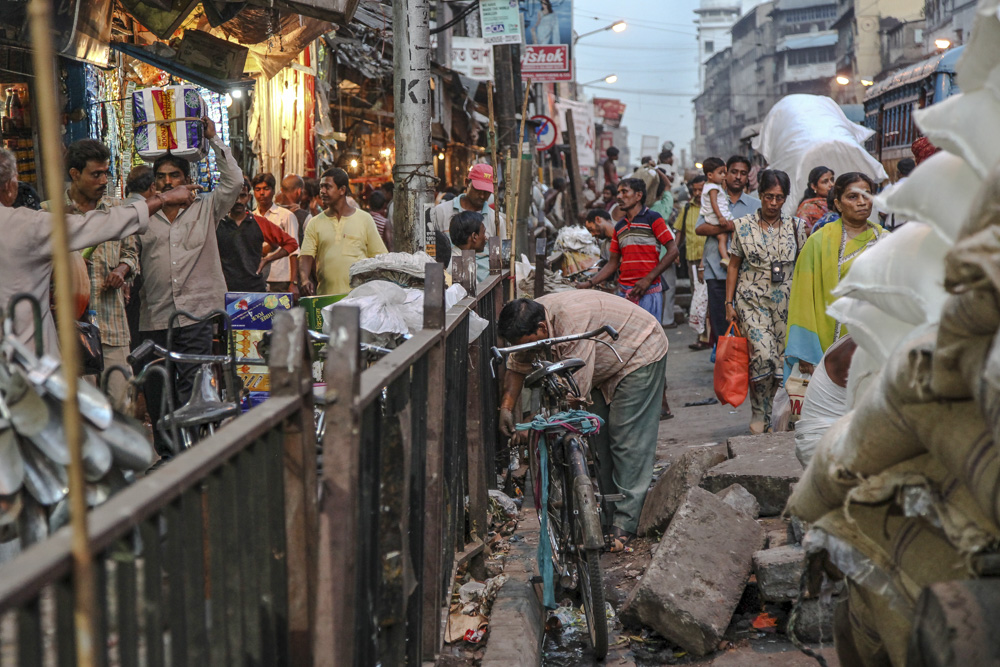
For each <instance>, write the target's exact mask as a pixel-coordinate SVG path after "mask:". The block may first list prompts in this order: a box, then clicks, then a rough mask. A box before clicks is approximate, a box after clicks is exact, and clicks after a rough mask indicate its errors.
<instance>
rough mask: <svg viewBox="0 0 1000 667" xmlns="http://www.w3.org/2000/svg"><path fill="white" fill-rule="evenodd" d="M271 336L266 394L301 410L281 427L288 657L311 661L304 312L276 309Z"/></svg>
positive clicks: (312, 486) (310, 470)
mask: <svg viewBox="0 0 1000 667" xmlns="http://www.w3.org/2000/svg"><path fill="white" fill-rule="evenodd" d="M273 327H274V328H273V333H272V337H271V365H270V372H271V393H272V394H273V395H275V396H287V395H299V396H301V397H302V399H303V403H302V409H301V411H300V412H298V413H296V414H295V415H294V416H293V417H291V418H289V419H288V420H287V421H286V422H285V425H284V434H285V435H284V488H285V498H284V504H285V541H286V546H287V556H286V559H287V573H288V633H289V659H290V662H291V664H293V665H309V664H311V662H312V648H313V647H312V642H313V637H312V632H313V629H314V623H315V619H316V616H315V614H316V587H315V585H314V584H315V582H316V575H317V571H316V557H317V556H316V549H317V542H316V538H317V528H318V519H317V515H316V511H317V509H316V431H315V422H314V416H313V396H312V375H311V373H310V367H309V350H310V346H309V343H308V341H307V340H306V328H307V327H306V321H305V313H304V311H302V310H300V309H295V310H291V311H279V312H278V313H277V314H276V315H275V318H274V324H273Z"/></svg>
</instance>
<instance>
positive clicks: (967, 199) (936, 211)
mask: <svg viewBox="0 0 1000 667" xmlns="http://www.w3.org/2000/svg"><path fill="white" fill-rule="evenodd" d="M982 183H983V180H982V179H981V178H980V177H979V174H977V173H976V171H975V170H974V169H973V168H972V167H970V166H969V163H968V162H966V161H965V160H963V159H962V158H960V157H958V156H957V155H952V154H951V153H949V152H947V151H940V152H938V153H935V154H934V155H932V156H931V157H929V158H928V159H927V160H926V161H925V162H923V163H921V164H920V166H918V167H917V168H916V169H914V170H913V172H912V173H911V174H910V176H909V177H908V178H906V179H903V180H902V181H900V182H899V183H896V184H895V185H893V186H891V187H889V188H887V189H886V190H884V191H883V192H882V193H881V194H880V195H878V196H877V197H875V204H876V206H878V207H879V208H880V209H883V210H886V211H892V212H893V213H896V214H898V215H901V216H903V217H904V218H905V219H909V220H920V221H922V222H926V223H927V224H929V225H931V226H932V227H933V228H934V229H935V230H936V231H937V232H938V233H939V234H940V235H941V236H942V238H944V239H946V240H947V241H948V243H950V244H954V243H955V242H956V241H958V238H959V235H960V233H961V231H962V225H963V224H964V222H965V220H966V219H967V218H968V217H969V211H970V210H971V208H972V204H973V202H975V201H976V195H977V193H978V192H979V189H980V187H981V186H982ZM907 227H909V225H906V226H905V227H903V229H906V228H907ZM899 231H902V229H900V230H899ZM851 271H852V272H853V271H854V269H853V268H852V269H851Z"/></svg>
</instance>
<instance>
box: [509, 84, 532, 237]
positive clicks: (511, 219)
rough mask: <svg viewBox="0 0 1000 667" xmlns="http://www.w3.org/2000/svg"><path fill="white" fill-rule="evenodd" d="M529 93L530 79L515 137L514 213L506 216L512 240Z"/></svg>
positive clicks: (516, 211)
mask: <svg viewBox="0 0 1000 667" xmlns="http://www.w3.org/2000/svg"><path fill="white" fill-rule="evenodd" d="M530 91H531V79H528V80H527V81H526V82H525V86H524V99H523V100H522V101H521V131H520V134H518V135H517V157H516V158H515V161H514V181H513V182H512V183H511V185H513V186H514V199H513V202H514V207H513V208H514V213H513V215H510V214H509V213H508V215H507V230H508V235H509V236H510V237H511V238H512V239H513V238H514V237H515V236H516V235H517V225H518V211H520V210H521V209H520V206H519V205H520V202H519V201H518V200H519V199H520V198H521V162H523V158H524V154H523V151H524V122H525V120H526V119H525V116H527V115H528V93H529V92H530ZM513 243H514V242H513V241H511V244H512V245H513ZM529 247H530V244H529Z"/></svg>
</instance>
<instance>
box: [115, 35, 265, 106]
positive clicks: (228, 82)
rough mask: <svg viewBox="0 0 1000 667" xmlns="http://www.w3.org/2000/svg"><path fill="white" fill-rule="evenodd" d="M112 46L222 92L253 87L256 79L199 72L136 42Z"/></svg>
mask: <svg viewBox="0 0 1000 667" xmlns="http://www.w3.org/2000/svg"><path fill="white" fill-rule="evenodd" d="M111 46H112V48H114V49H115V50H116V51H120V52H122V53H124V54H126V55H128V56H131V57H132V58H135V59H136V60H141V61H142V62H144V63H147V64H149V65H152V66H153V67H157V68H159V69H161V70H163V71H164V72H167V73H168V74H173V75H174V76H177V77H180V78H182V79H185V80H187V81H190V82H191V83H196V84H198V85H199V86H204V87H205V88H208V89H209V90H213V91H215V92H217V93H220V94H225V93H228V92H230V91H232V90H233V89H234V88H240V89H243V90H248V89H250V88H252V87H253V85H254V81H255V79H252V78H250V77H241V78H239V79H219V78H216V77H214V76H210V75H208V74H205V73H204V72H199V71H198V70H195V69H192V68H191V67H188V66H187V65H183V64H181V63H179V62H177V61H175V60H173V59H171V58H167V57H164V56H162V55H159V54H157V53H154V52H153V51H151V50H150V49H149V48H148V47H142V46H136V45H135V44H122V43H118V42H113V43H112V44H111Z"/></svg>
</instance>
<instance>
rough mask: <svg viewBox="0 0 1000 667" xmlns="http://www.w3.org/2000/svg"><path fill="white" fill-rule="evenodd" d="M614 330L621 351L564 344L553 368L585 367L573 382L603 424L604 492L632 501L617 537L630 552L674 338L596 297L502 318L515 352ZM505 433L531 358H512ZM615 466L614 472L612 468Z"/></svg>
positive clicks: (548, 298) (557, 299)
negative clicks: (571, 362) (580, 363)
mask: <svg viewBox="0 0 1000 667" xmlns="http://www.w3.org/2000/svg"><path fill="white" fill-rule="evenodd" d="M606 324H610V325H611V326H612V327H614V328H615V329H616V330H617V331H619V332H620V338H619V339H618V340H617V341H616V342H615V348H616V349H617V351H618V354H619V356H621V358H622V360H623V362H620V361H618V358H617V357H616V356H615V353H614V351H612V350H611V349H609V348H608V347H606V346H604V345H601V344H599V343H597V342H595V341H594V340H579V341H574V342H571V343H563V344H560V345H556V346H554V347H553V348H552V357H553V359H552V361H559V360H561V359H568V358H571V357H576V358H579V359H583V360H584V361H585V362H586V364H587V365H586V366H585V367H583V368H581V369H580V370H579V371H577V373H576V374H575V375H574V379H575V380H576V383H577V384H578V385H579V387H580V395H581V396H588V395H589V396H590V400H591V401H592V402H593V405H592V406H591V407H590V410H591V411H592V412H593V413H594V414H596V415H598V416H599V417H601V418H602V419H604V421H605V428H604V429H602V430H601V433H600V435H598V436H597V437H596V439H595V440H596V443H595V448H596V452H597V457H598V461H599V462H600V464H601V478H602V479H601V487H602V488H603V489H605V493H614V492H615V489H616V488H617V489H618V493H621V494H622V495H624V496H625V499H624V500H622V501H619V502H618V503H616V507H615V511H614V519H613V521H612V528H611V534H612V537H613V538H614V540H615V541H616V542H617V544H616V545H615V548H616V550H617V549H620V548H623V547H624V545H625V544H626V543H627V542H628V540H629V539H631V538H632V537H634V536H635V532H636V530H637V528H638V526H639V514H640V512H641V511H642V504H643V502H644V501H645V499H646V492H647V491H648V489H649V484H650V482H651V481H652V479H653V463H654V461H655V458H656V437H657V432H658V430H659V423H660V395H661V393H662V389H663V379H664V372H665V370H664V369H665V366H666V361H667V337H666V335H665V334H664V333H663V328H662V327H661V326H660V323H659V322H658V321H657V320H656V318H655V317H653V316H652V315H650V314H649V313H647V312H646V311H645V310H643V309H642V308H640V307H639V306H637V305H636V304H634V303H632V302H631V301H629V300H628V299H622V298H619V297H617V296H615V295H613V294H605V293H604V292H594V291H571V292H556V293H554V294H546V295H545V296H542V297H539V298H538V299H536V300H534V301H532V300H531V299H517V300H515V301H511V302H510V303H508V304H507V305H506V306H504V308H503V310H502V311H501V312H500V319H499V321H498V323H497V327H498V331H499V333H500V335H501V336H503V337H504V338H505V339H506V340H507V342H508V343H509V344H511V345H522V344H524V343H530V342H534V341H537V340H541V339H543V338H553V337H558V336H566V335H571V334H578V333H581V332H584V331H591V330H594V329H599V328H600V327H603V326H604V325H606ZM507 370H508V372H507V374H506V376H505V379H504V387H503V398H502V400H501V402H500V431H501V433H503V434H504V436H506V437H511V436H512V435H513V434H514V424H515V421H516V419H517V418H519V417H520V413H521V411H520V409H519V408H518V409H517V411H516V413H515V406H519V405H520V403H519V401H518V398H519V397H520V394H521V387H522V386H523V385H524V378H525V376H526V375H527V374H528V373H530V372H531V371H532V366H531V356H530V355H526V354H524V353H515V354H512V355H511V356H509V357H508V358H507ZM609 462H610V465H609Z"/></svg>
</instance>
